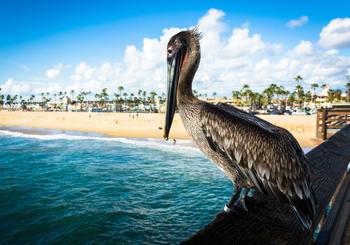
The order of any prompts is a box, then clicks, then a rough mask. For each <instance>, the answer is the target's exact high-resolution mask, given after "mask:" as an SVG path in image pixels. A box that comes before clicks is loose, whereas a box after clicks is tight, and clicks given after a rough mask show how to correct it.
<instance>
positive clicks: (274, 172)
mask: <svg viewBox="0 0 350 245" xmlns="http://www.w3.org/2000/svg"><path fill="white" fill-rule="evenodd" d="M200 38H201V34H200V33H199V32H198V31H197V30H196V29H193V30H188V31H181V32H179V33H178V34H176V35H174V36H173V37H172V38H171V39H170V41H169V43H168V46H167V69H168V70H167V75H168V79H167V80H168V86H167V90H168V91H167V104H166V115H165V127H164V138H165V139H166V140H167V139H168V137H169V132H170V128H171V124H172V121H173V118H174V114H175V110H176V107H177V108H178V112H179V114H180V117H181V120H182V122H183V124H184V126H185V128H186V130H187V132H188V134H189V135H191V137H192V139H193V140H194V142H195V143H196V145H197V146H198V147H199V149H200V150H201V151H202V152H203V153H204V154H205V155H207V157H208V158H209V159H211V160H212V161H213V162H214V163H215V164H216V165H217V166H218V167H219V168H220V169H221V170H222V171H223V172H224V173H225V175H226V176H227V177H228V178H230V179H231V181H232V182H233V183H234V186H235V188H233V189H234V190H233V195H232V197H231V199H230V201H229V202H228V203H227V204H226V205H225V208H224V210H225V212H236V211H238V210H245V211H248V210H247V208H246V205H245V198H246V196H247V194H248V192H249V191H250V190H251V189H254V190H256V191H260V192H262V193H264V194H267V195H270V196H272V197H274V198H276V199H277V200H279V201H281V202H285V203H288V204H289V205H290V206H291V207H292V209H293V210H294V212H295V214H296V215H297V217H298V220H299V222H300V224H301V225H302V227H303V228H305V229H309V230H311V228H312V219H313V217H314V215H315V205H316V199H315V195H314V192H313V190H312V189H311V186H310V170H309V167H308V160H307V158H306V157H305V155H304V153H303V150H302V149H301V147H300V146H299V144H298V142H297V141H296V139H295V138H294V137H293V136H292V135H291V134H290V133H289V132H288V131H287V130H285V129H283V128H280V127H277V126H275V125H273V124H271V123H269V122H267V121H265V120H263V119H260V118H258V117H255V116H253V115H250V114H249V113H246V112H244V111H242V110H240V109H238V108H236V107H233V106H229V105H227V104H223V103H219V104H217V105H213V104H210V103H207V102H205V101H201V100H199V99H198V98H196V97H195V96H194V95H193V93H192V81H193V78H194V75H195V73H196V71H197V68H198V66H199V61H200V56H201V52H200Z"/></svg>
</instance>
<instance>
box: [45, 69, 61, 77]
mask: <svg viewBox="0 0 350 245" xmlns="http://www.w3.org/2000/svg"><path fill="white" fill-rule="evenodd" d="M60 73H61V70H59V69H57V68H52V69H48V70H47V71H46V76H47V77H48V78H50V79H53V78H56V77H58V76H59V75H60Z"/></svg>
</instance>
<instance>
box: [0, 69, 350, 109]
mask: <svg viewBox="0 0 350 245" xmlns="http://www.w3.org/2000/svg"><path fill="white" fill-rule="evenodd" d="M294 80H295V81H296V86H295V89H294V90H293V91H288V90H286V89H285V88H284V87H283V86H281V85H280V86H279V85H277V84H275V83H272V84H270V85H269V86H268V87H267V88H266V89H264V90H263V91H262V92H261V93H259V92H255V91H253V90H252V89H251V88H250V86H249V85H248V84H244V85H243V87H242V88H241V89H240V90H233V91H232V94H231V96H232V100H233V102H234V103H235V104H236V105H238V106H248V107H250V108H262V107H264V106H266V105H269V104H271V103H273V102H277V103H279V104H280V105H286V104H290V105H292V106H293V105H298V106H299V107H302V105H303V103H304V102H316V90H317V88H322V89H324V88H326V87H327V85H326V84H322V85H319V84H318V83H312V84H311V85H310V87H309V89H308V90H307V91H305V89H304V87H303V86H302V85H301V83H300V82H301V81H302V80H303V78H302V77H301V76H300V75H298V76H296V77H295V78H294ZM345 86H346V94H347V96H346V99H345V101H347V102H350V82H348V83H346V85H345ZM1 91H2V90H1V88H0V106H2V105H4V104H5V105H7V106H8V107H10V108H11V107H14V106H15V105H18V104H20V105H21V107H25V106H26V105H28V104H39V105H40V106H41V107H42V108H43V109H46V108H47V104H48V102H49V101H55V102H60V103H61V104H62V105H63V104H64V103H63V102H64V101H63V100H64V99H66V100H67V101H66V102H67V103H70V104H74V103H76V102H78V103H79V104H80V109H81V110H82V109H83V107H85V108H88V107H90V104H92V106H98V107H100V108H107V109H109V110H111V109H113V108H112V107H114V110H116V109H117V110H120V111H121V110H123V108H135V107H138V106H139V105H141V104H142V105H149V107H150V108H151V110H152V109H154V107H155V103H156V100H158V101H159V103H160V104H164V103H165V94H164V93H162V94H160V95H158V94H157V93H156V92H154V91H151V92H149V93H148V92H147V91H146V90H142V89H139V90H138V91H137V93H128V92H126V91H125V89H124V87H123V86H118V87H117V92H116V93H110V92H109V91H108V89H107V88H103V89H102V90H101V92H99V93H96V94H94V98H92V94H93V93H92V91H80V92H79V93H78V94H77V95H76V96H75V94H76V91H75V90H71V91H69V92H65V91H60V92H57V93H53V94H50V93H49V92H43V93H40V94H39V95H38V96H36V95H31V96H29V97H27V98H26V99H24V97H22V96H21V95H10V94H8V95H4V94H2V93H1ZM193 93H194V95H195V96H198V97H202V98H208V94H207V93H199V92H197V91H196V90H194V91H193ZM341 94H342V91H341V90H340V89H330V90H329V91H328V96H327V101H328V102H335V101H342V100H344V99H343V98H342V97H341ZM212 96H213V98H214V101H215V100H216V96H217V93H216V92H213V93H212ZM223 98H224V99H228V98H227V97H226V96H225V97H223ZM65 104H66V103H65ZM61 109H66V108H61Z"/></svg>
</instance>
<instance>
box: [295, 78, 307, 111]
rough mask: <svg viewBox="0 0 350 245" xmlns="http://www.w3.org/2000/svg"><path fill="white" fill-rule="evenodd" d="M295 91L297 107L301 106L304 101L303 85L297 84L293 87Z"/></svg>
mask: <svg viewBox="0 0 350 245" xmlns="http://www.w3.org/2000/svg"><path fill="white" fill-rule="evenodd" d="M295 92H296V94H297V96H298V102H299V107H300V108H301V107H302V103H303V101H304V95H305V94H304V89H303V87H302V86H301V85H299V84H298V85H297V86H296V87H295Z"/></svg>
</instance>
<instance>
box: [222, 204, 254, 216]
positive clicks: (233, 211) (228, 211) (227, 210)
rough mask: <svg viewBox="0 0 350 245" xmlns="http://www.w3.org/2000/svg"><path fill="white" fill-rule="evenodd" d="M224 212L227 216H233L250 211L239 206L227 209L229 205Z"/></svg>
mask: <svg viewBox="0 0 350 245" xmlns="http://www.w3.org/2000/svg"><path fill="white" fill-rule="evenodd" d="M224 211H225V213H227V214H232V213H239V212H242V211H245V212H248V209H247V208H246V207H245V206H244V207H243V206H239V205H234V206H232V207H231V208H229V207H227V205H225V207H224Z"/></svg>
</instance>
